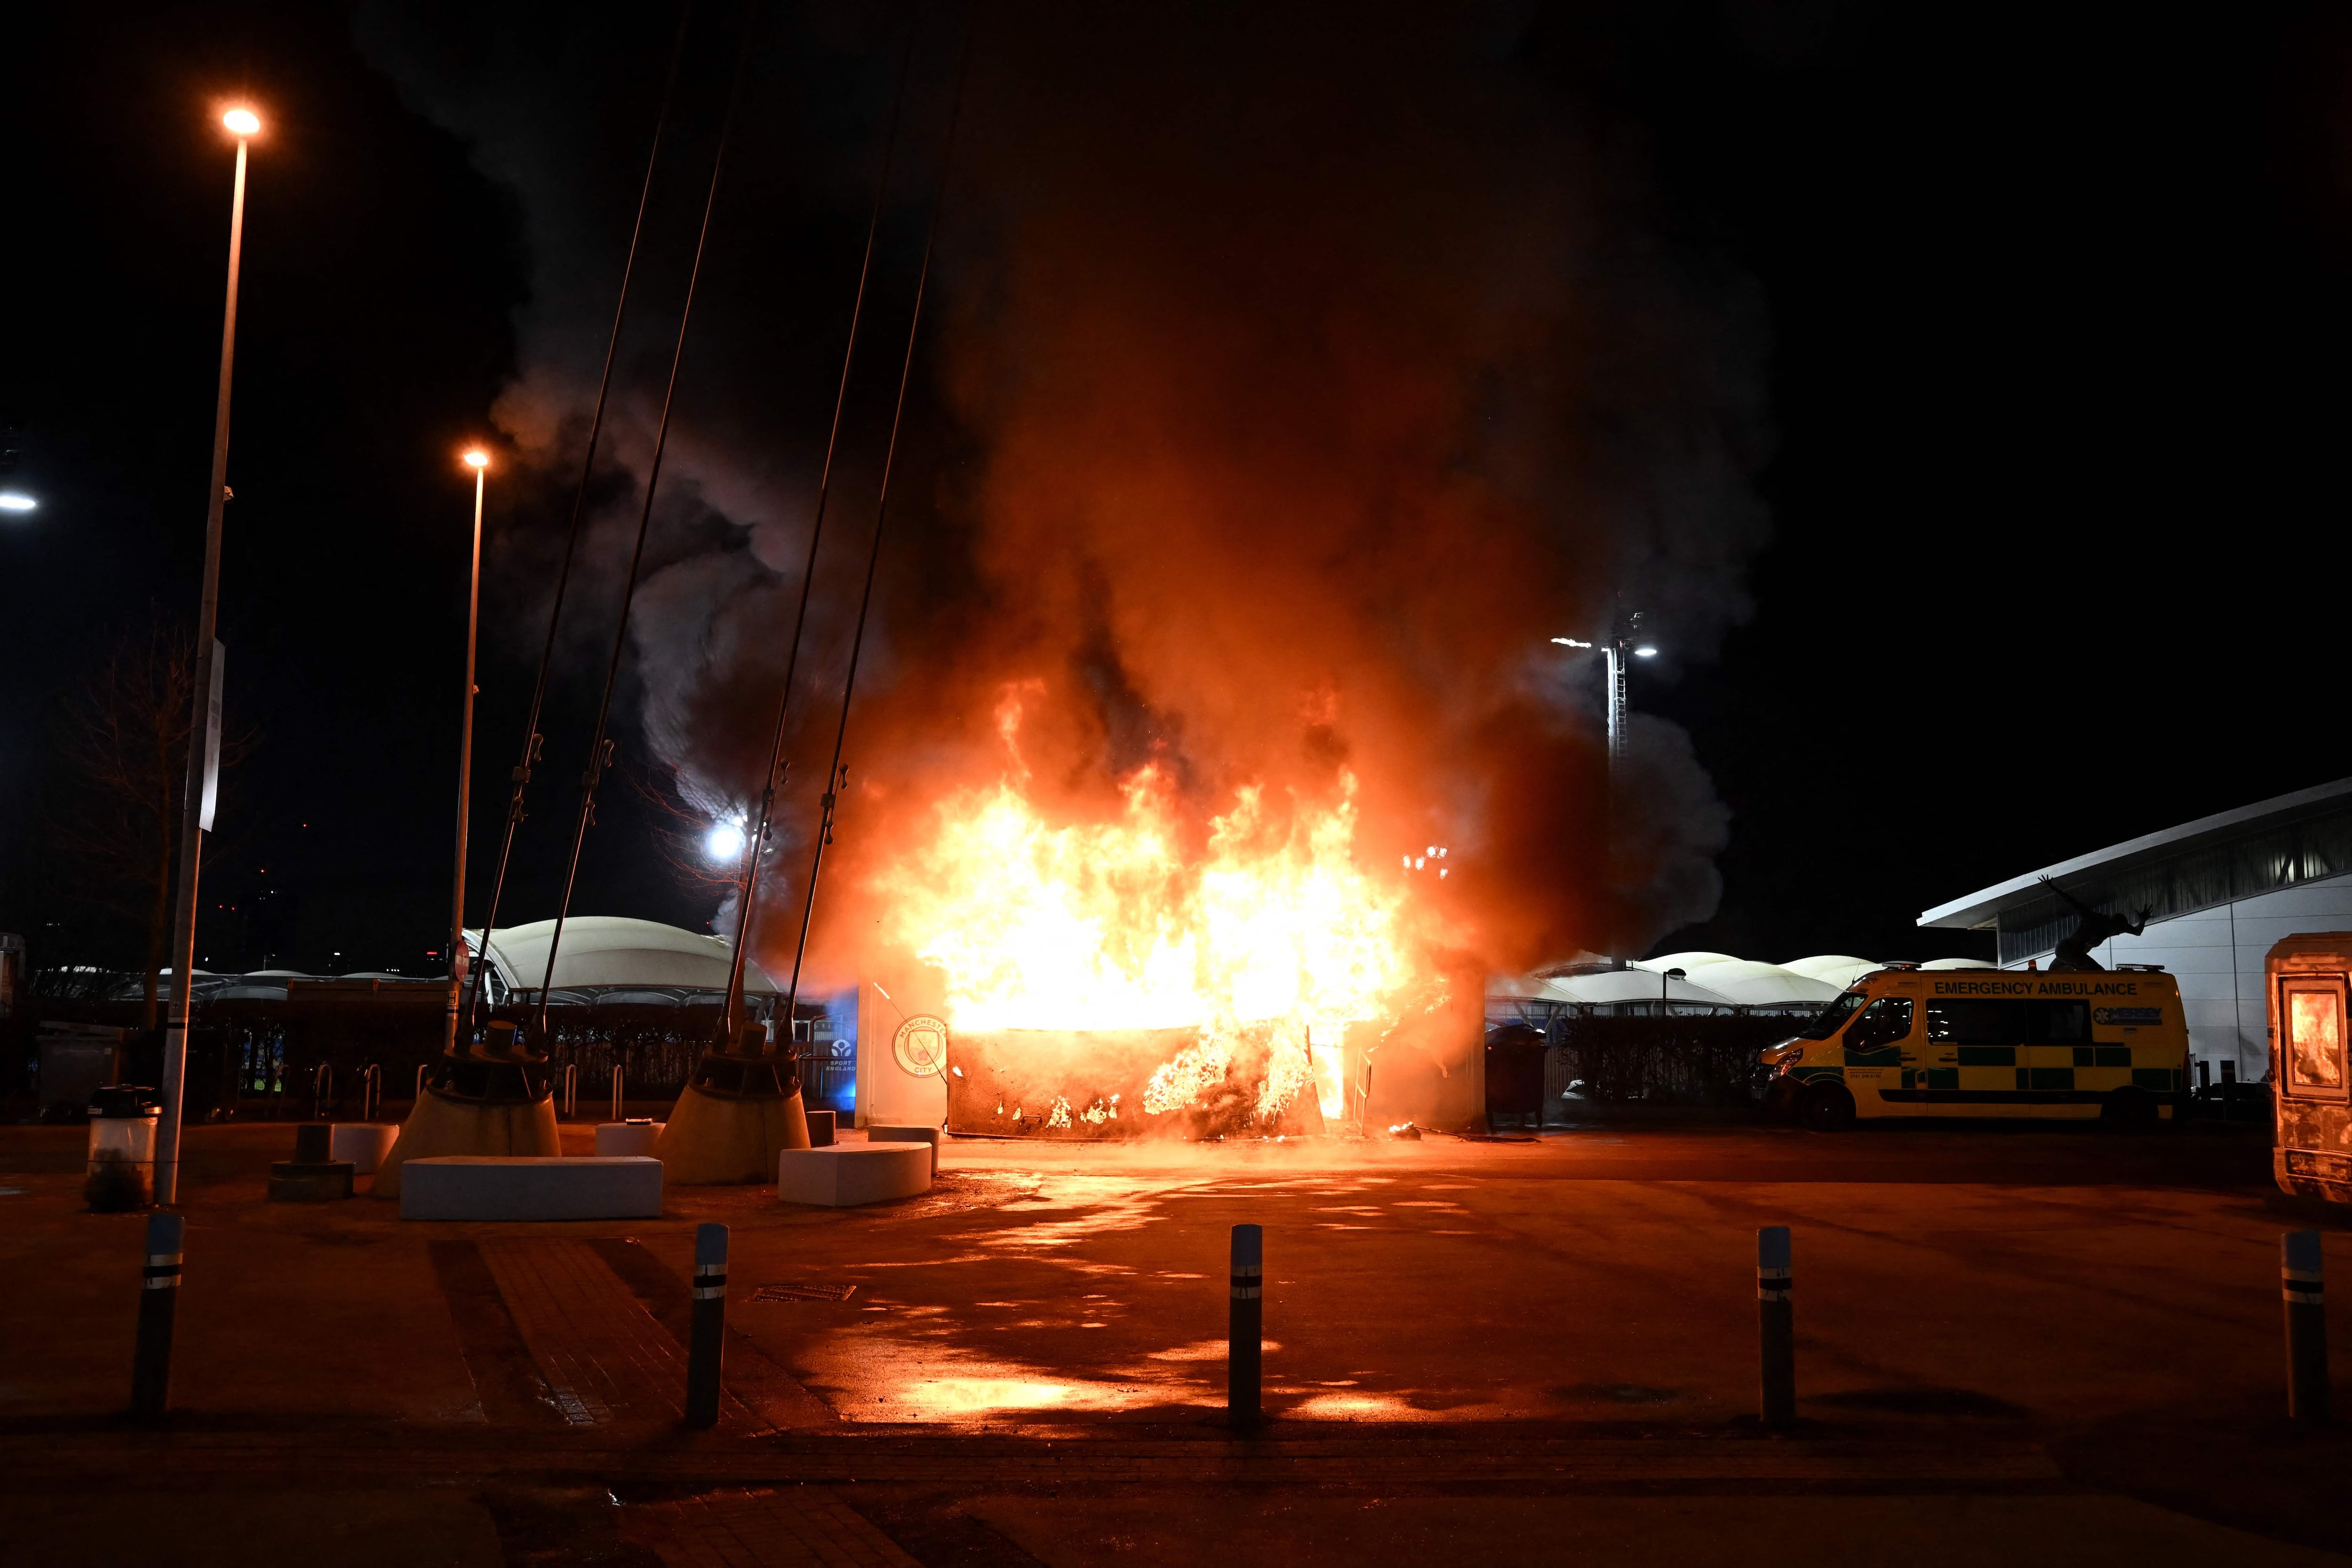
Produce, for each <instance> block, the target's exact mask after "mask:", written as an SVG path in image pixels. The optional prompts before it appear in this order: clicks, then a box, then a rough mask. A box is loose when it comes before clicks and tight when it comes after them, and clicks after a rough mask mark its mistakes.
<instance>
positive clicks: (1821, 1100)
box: [1797, 1083, 1853, 1133]
mask: <svg viewBox="0 0 2352 1568" xmlns="http://www.w3.org/2000/svg"><path fill="white" fill-rule="evenodd" d="M1797 1120H1798V1121H1799V1122H1800V1123H1801V1124H1803V1125H1804V1128H1805V1130H1806V1131H1807V1132H1809V1133H1843V1132H1844V1131H1845V1130H1846V1129H1847V1128H1848V1127H1851V1126H1853V1095H1851V1094H1849V1093H1847V1092H1845V1091H1844V1090H1843V1089H1841V1088H1839V1087H1838V1086H1837V1085H1836V1084H1834V1083H1816V1084H1814V1085H1813V1086H1812V1087H1811V1089H1808V1090H1806V1091H1805V1092H1804V1093H1803V1094H1802V1095H1801V1096H1800V1097H1799V1098H1798V1101H1797Z"/></svg>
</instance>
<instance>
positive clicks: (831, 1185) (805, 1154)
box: [776, 1144, 931, 1208]
mask: <svg viewBox="0 0 2352 1568" xmlns="http://www.w3.org/2000/svg"><path fill="white" fill-rule="evenodd" d="M930 1186H931V1155H930V1151H929V1149H926V1148H925V1147H923V1145H920V1144H835V1145H831V1146H830V1147H827V1148H822V1149H786V1150H784V1151H783V1152H782V1154H780V1155H777V1157H776V1196H777V1197H780V1198H782V1199H783V1200H784V1201H785V1202H786V1203H814V1204H821V1205H823V1206H824V1207H827V1208H854V1207H856V1206H857V1205H859V1204H863V1203H887V1202H888V1201H889V1200H890V1199H892V1198H894V1197H914V1196H916V1195H917V1194H918V1193H923V1192H929V1190H930Z"/></svg>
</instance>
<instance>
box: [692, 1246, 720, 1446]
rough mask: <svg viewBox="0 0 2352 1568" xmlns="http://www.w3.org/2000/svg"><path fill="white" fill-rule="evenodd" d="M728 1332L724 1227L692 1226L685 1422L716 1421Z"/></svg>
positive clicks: (703, 1424) (703, 1423) (706, 1424)
mask: <svg viewBox="0 0 2352 1568" xmlns="http://www.w3.org/2000/svg"><path fill="white" fill-rule="evenodd" d="M726 1335H727V1228H726V1227H725V1226H723V1225H698V1226H696V1227H695V1228H694V1332H693V1341H692V1343H690V1344H688V1346H687V1351H686V1424H687V1425H688V1426H689V1427H715V1426H717V1425H718V1424H719V1361H720V1348H721V1342H722V1341H723V1340H724V1339H725V1338H726Z"/></svg>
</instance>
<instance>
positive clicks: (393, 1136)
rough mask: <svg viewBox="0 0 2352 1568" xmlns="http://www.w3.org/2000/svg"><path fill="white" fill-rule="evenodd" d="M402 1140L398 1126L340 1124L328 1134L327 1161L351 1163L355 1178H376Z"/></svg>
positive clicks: (358, 1123)
mask: <svg viewBox="0 0 2352 1568" xmlns="http://www.w3.org/2000/svg"><path fill="white" fill-rule="evenodd" d="M399 1137H400V1126H399V1124H397V1123H385V1122H337V1123H336V1124H334V1125H333V1126H332V1127H331V1128H329V1129H328V1132H327V1157H328V1158H329V1159H331V1160H349V1161H351V1163H352V1175H354V1176H373V1175H375V1171H376V1167H377V1166H380V1165H382V1164H383V1156H384V1155H388V1154H390V1153H392V1145H394V1143H395V1142H397V1141H398V1139H399Z"/></svg>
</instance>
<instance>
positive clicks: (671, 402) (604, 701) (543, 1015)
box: [539, 5, 758, 1039]
mask: <svg viewBox="0 0 2352 1568" xmlns="http://www.w3.org/2000/svg"><path fill="white" fill-rule="evenodd" d="M757 14H758V13H757V7H756V5H746V6H745V7H744V16H743V41H742V43H741V45H740V47H739V49H738V52H737V54H736V57H735V80H734V82H733V85H731V86H730V88H729V89H728V92H727V114H726V118H725V119H724V120H722V121H721V122H720V124H719V150H718V152H717V153H716V154H714V155H713V156H712V158H711V160H710V189H709V191H708V192H707V193H705V194H704V196H703V198H702V225H701V227H700V228H699V229H698V231H697V233H696V235H695V237H694V265H693V267H692V268H691V269H690V270H689V271H688V273H687V277H686V299H685V302H684V304H683V305H682V306H681V307H680V308H679V311H678V318H677V342H676V343H675V344H674V345H672V347H671V349H670V358H669V379H668V381H667V383H666V384H665V385H664V386H663V388H662V405H661V421H660V423H658V424H657V425H656V427H655V430H654V454H653V461H652V463H651V465H650V466H649V467H648V468H647V470H646V498H645V504H644V506H643V507H640V508H639V509H638V512H637V539H636V544H635V548H634V549H631V550H630V552H629V575H628V579H627V581H626V582H625V585H624V586H623V588H622V591H621V620H620V624H619V625H617V626H615V627H614V629H613V656H612V658H611V659H610V660H609V661H607V662H606V664H605V666H604V695H603V696H602V697H600V698H599V699H598V700H597V704H596V728H595V733H594V736H593V738H591V740H590V741H589V743H588V766H587V768H586V770H585V771H584V772H583V774H582V775H581V779H580V784H581V794H580V815H579V818H578V820H577V821H575V822H574V823H573V824H572V854H571V858H570V859H569V861H567V862H565V865H564V869H563V896H562V899H561V900H560V901H559V902H558V903H557V904H556V906H555V929H554V930H553V931H552V932H551V933H550V934H549V937H548V943H547V969H546V972H545V973H544V975H543V976H542V977H541V980H540V987H539V1034H540V1036H541V1038H542V1039H544V1038H545V1037H546V1034H547V998H548V993H549V991H550V990H551V989H552V988H553V986H554V983H555V956H556V952H557V950H558V949H559V948H560V947H561V946H562V943H563V923H564V921H565V920H566V919H567V918H568V917H569V916H570V915H571V913H572V888H573V886H574V885H575V884H576V883H578V881H579V877H580V852H581V850H582V848H583V846H584V845H585V844H586V842H587V840H588V824H589V823H590V822H592V821H594V820H595V816H596V786H597V785H598V783H599V782H601V781H602V779H603V778H604V768H605V766H606V765H607V764H608V763H609V762H610V761H611V759H612V751H613V743H612V742H611V740H609V739H608V738H606V731H607V730H608V728H609V727H610V725H611V722H612V716H613V689H614V686H615V685H617V684H618V683H619V681H620V677H621V656H622V654H623V653H625V651H626V650H627V648H628V643H629V611H630V609H631V607H632V605H633V604H634V603H635V600H636V596H637V573H638V571H639V569H640V568H642V567H643V566H644V564H645V559H646V532H647V530H648V529H649V528H651V527H652V525H653V517H654V497H655V495H656V491H657V490H658V489H659V487H660V485H661V467H662V455H663V453H664V452H665V451H667V448H668V444H669V419H670V413H671V411H672V410H673V409H674V408H675V407H676V406H677V375H678V367H679V365H680V364H681V363H683V362H684V361H685V359H686V333H687V329H688V327H689V326H690V325H691V324H692V323H693V320H694V295H695V289H696V288H697V287H698V285H699V284H700V283H701V281H702V262H703V256H704V254H705V252H706V251H707V249H708V248H709V243H710V214H712V212H714V211H715V210H716V209H717V207H718V205H719V175H720V174H721V173H722V172H724V171H725V169H726V167H727V144H728V141H729V140H730V138H731V137H732V136H733V134H734V131H735V111H736V110H737V108H738V107H739V106H740V104H741V102H742V99H743V78H744V76H745V74H746V72H747V69H748V68H749V67H750V65H751V42H752V39H753V38H754V37H756V36H757V32H758V27H757Z"/></svg>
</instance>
